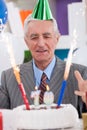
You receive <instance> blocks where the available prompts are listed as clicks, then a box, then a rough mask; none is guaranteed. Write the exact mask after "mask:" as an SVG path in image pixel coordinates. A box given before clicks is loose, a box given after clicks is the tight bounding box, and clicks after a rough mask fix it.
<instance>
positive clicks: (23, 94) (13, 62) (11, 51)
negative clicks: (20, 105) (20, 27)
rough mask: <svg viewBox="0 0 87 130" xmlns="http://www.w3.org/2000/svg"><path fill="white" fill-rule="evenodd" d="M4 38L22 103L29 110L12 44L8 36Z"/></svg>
mask: <svg viewBox="0 0 87 130" xmlns="http://www.w3.org/2000/svg"><path fill="white" fill-rule="evenodd" d="M5 39H6V42H7V48H8V53H9V55H10V61H11V65H12V67H13V72H14V75H15V78H16V80H17V82H18V86H19V89H20V91H21V94H22V98H23V100H24V104H25V106H26V110H30V105H29V102H28V99H27V96H26V92H25V90H24V86H23V84H22V82H21V78H20V73H19V72H20V69H19V67H18V66H17V65H16V63H15V58H14V54H13V49H12V46H11V43H10V42H11V41H10V39H9V38H8V36H5Z"/></svg>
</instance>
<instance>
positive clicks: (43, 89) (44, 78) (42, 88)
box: [39, 73, 47, 104]
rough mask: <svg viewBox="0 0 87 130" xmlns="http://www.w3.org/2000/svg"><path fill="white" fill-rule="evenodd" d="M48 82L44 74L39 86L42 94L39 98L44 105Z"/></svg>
mask: <svg viewBox="0 0 87 130" xmlns="http://www.w3.org/2000/svg"><path fill="white" fill-rule="evenodd" d="M46 80H47V76H46V74H45V73H43V74H42V77H41V83H40V86H39V90H41V92H40V96H39V103H40V104H42V103H43V96H44V92H45V91H46V85H47V84H46Z"/></svg>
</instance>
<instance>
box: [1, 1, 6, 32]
mask: <svg viewBox="0 0 87 130" xmlns="http://www.w3.org/2000/svg"><path fill="white" fill-rule="evenodd" d="M7 19H8V11H7V6H6V3H5V1H4V0H0V32H2V30H3V29H4V25H5V24H6V22H7Z"/></svg>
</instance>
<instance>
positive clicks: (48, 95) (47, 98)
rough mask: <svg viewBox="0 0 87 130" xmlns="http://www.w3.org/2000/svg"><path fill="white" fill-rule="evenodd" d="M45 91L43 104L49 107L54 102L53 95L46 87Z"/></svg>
mask: <svg viewBox="0 0 87 130" xmlns="http://www.w3.org/2000/svg"><path fill="white" fill-rule="evenodd" d="M46 89H47V91H46V92H45V93H44V103H45V104H46V105H47V106H48V107H50V105H52V104H53V102H54V94H53V92H51V91H50V89H49V86H48V85H46Z"/></svg>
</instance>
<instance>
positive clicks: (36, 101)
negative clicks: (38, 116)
mask: <svg viewBox="0 0 87 130" xmlns="http://www.w3.org/2000/svg"><path fill="white" fill-rule="evenodd" d="M40 91H41V90H38V87H37V86H35V91H32V92H31V98H33V99H34V105H35V106H38V105H39V95H40Z"/></svg>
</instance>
